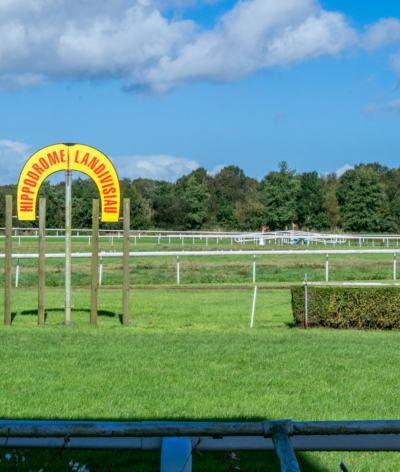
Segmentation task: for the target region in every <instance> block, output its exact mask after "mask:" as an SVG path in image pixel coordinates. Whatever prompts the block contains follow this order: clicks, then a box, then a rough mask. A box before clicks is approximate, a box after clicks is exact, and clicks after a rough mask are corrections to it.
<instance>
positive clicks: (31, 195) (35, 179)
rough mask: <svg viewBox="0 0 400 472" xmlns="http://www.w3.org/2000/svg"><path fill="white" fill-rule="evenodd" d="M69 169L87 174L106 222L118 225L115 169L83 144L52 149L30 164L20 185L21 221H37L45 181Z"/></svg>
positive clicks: (117, 192) (40, 154) (38, 154)
mask: <svg viewBox="0 0 400 472" xmlns="http://www.w3.org/2000/svg"><path fill="white" fill-rule="evenodd" d="M67 169H70V170H77V171H79V172H84V173H85V174H87V175H89V176H90V177H91V178H92V179H93V180H94V181H95V183H96V185H97V188H98V190H99V192H100V198H101V202H102V221H118V217H119V209H120V188H119V181H118V176H117V173H116V171H115V169H114V166H113V165H112V163H111V161H110V160H109V159H108V158H107V157H106V156H105V155H104V154H102V153H100V152H99V151H97V150H95V149H93V148H91V147H89V146H84V145H81V144H74V145H70V146H67V145H64V144H59V145H55V146H49V147H48V148H44V149H42V150H41V151H39V152H37V153H36V154H34V155H33V156H32V157H31V158H30V159H29V160H28V161H27V163H26V164H25V167H24V169H23V171H22V173H21V176H20V181H19V183H18V217H19V219H22V220H33V219H35V217H36V216H35V206H36V198H37V194H38V191H39V188H40V185H41V184H42V182H43V180H44V179H45V178H46V177H48V176H49V175H50V174H52V173H53V172H58V171H61V170H67Z"/></svg>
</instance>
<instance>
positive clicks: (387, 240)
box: [386, 238, 389, 247]
mask: <svg viewBox="0 0 400 472" xmlns="http://www.w3.org/2000/svg"><path fill="white" fill-rule="evenodd" d="M386 247H389V238H386Z"/></svg>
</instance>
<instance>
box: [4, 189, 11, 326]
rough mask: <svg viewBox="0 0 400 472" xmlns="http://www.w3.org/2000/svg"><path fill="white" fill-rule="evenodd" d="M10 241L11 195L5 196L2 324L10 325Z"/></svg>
mask: <svg viewBox="0 0 400 472" xmlns="http://www.w3.org/2000/svg"><path fill="white" fill-rule="evenodd" d="M11 241H12V195H6V244H5V254H6V256H5V279H6V280H5V284H4V288H5V293H4V324H5V325H10V324H11Z"/></svg>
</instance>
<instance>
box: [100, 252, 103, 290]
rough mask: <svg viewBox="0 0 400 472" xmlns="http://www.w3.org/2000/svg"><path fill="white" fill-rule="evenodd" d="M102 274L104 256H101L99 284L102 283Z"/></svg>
mask: <svg viewBox="0 0 400 472" xmlns="http://www.w3.org/2000/svg"><path fill="white" fill-rule="evenodd" d="M102 274H103V258H102V257H100V271H99V285H101V276H102Z"/></svg>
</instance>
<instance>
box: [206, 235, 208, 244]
mask: <svg viewBox="0 0 400 472" xmlns="http://www.w3.org/2000/svg"><path fill="white" fill-rule="evenodd" d="M206 246H208V236H206Z"/></svg>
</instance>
